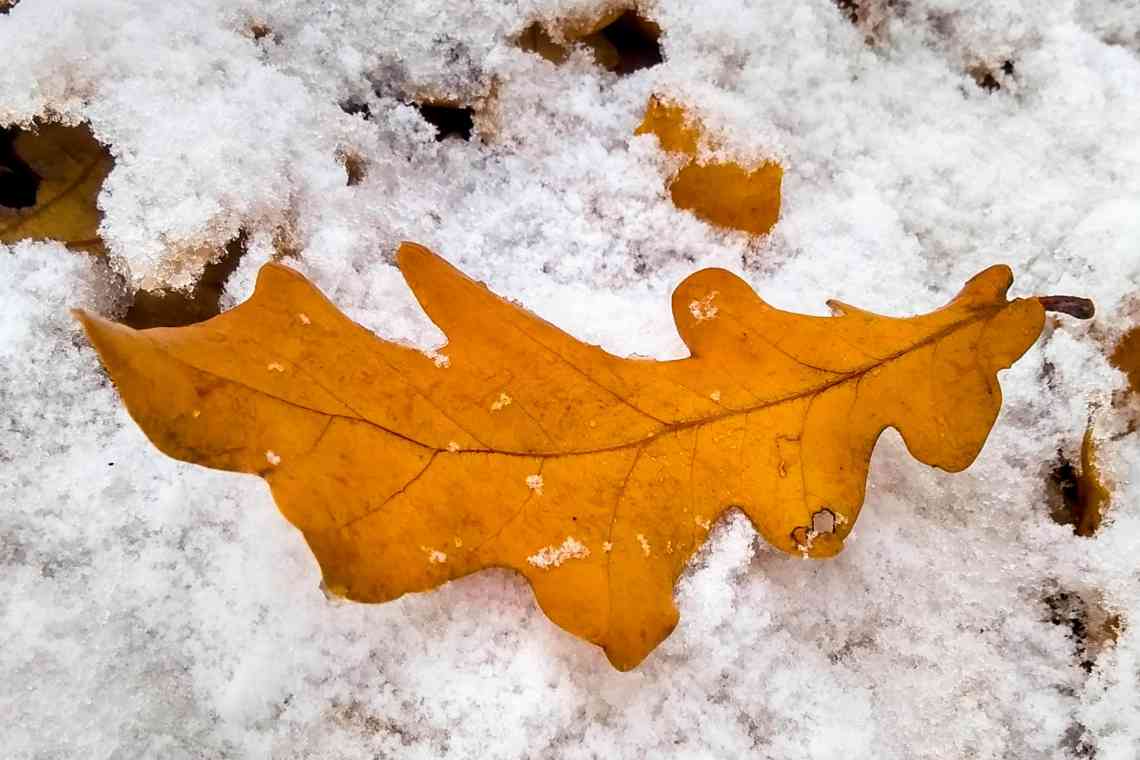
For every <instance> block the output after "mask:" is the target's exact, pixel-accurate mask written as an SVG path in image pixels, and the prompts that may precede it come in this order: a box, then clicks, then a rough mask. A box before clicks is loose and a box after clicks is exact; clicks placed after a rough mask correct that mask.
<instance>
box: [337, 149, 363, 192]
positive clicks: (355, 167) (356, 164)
mask: <svg viewBox="0 0 1140 760" xmlns="http://www.w3.org/2000/svg"><path fill="white" fill-rule="evenodd" d="M340 162H341V163H342V164H344V173H345V174H346V175H348V186H349V187H352V186H353V185H359V184H360V183H361V182H363V181H364V175H365V174H366V172H365V163H364V159H363V158H361V157H360V156H358V155H356V154H355V153H344V154H343V155H341V157H340Z"/></svg>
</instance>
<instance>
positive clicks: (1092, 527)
mask: <svg viewBox="0 0 1140 760" xmlns="http://www.w3.org/2000/svg"><path fill="white" fill-rule="evenodd" d="M1111 498H1112V494H1111V493H1110V492H1109V490H1108V489H1107V488H1106V487H1105V484H1104V479H1103V477H1102V476H1101V473H1100V467H1099V466H1098V465H1097V446H1096V440H1095V439H1094V438H1093V429H1092V423H1089V426H1088V427H1087V428H1086V429H1085V436H1084V438H1083V439H1082V440H1081V474H1080V475H1079V476H1078V477H1077V504H1076V505H1075V509H1074V511H1075V512H1076V515H1075V517H1076V518H1077V519H1076V526H1075V528H1074V529H1075V531H1076V533H1077V535H1078V536H1091V535H1093V534H1094V533H1096V531H1097V528H1099V527H1100V522H1101V520H1102V519H1103V518H1104V510H1105V508H1106V507H1107V506H1108V503H1109V500H1110V499H1111Z"/></svg>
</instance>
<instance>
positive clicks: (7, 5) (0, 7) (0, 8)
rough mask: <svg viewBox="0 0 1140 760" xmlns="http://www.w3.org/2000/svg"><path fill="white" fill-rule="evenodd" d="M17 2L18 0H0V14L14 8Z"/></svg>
mask: <svg viewBox="0 0 1140 760" xmlns="http://www.w3.org/2000/svg"><path fill="white" fill-rule="evenodd" d="M18 2H20V0H0V16H3V15H5V14H6V13H7V12H8V11H10V10H12V9H13V8H15V7H16V4H17V3H18Z"/></svg>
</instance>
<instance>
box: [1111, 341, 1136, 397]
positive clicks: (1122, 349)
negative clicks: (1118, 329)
mask: <svg viewBox="0 0 1140 760" xmlns="http://www.w3.org/2000/svg"><path fill="white" fill-rule="evenodd" d="M1109 361H1110V362H1112V366H1114V367H1116V368H1117V369H1118V370H1120V371H1121V372H1123V373H1124V374H1125V375H1126V376H1127V377H1128V387H1129V389H1130V390H1131V391H1132V393H1140V326H1137V327H1133V328H1132V329H1130V330H1129V331H1128V332H1126V333H1124V336H1123V337H1122V338H1121V339H1120V341H1119V342H1118V343H1117V344H1116V347H1115V348H1113V350H1112V355H1111V356H1110V357H1109Z"/></svg>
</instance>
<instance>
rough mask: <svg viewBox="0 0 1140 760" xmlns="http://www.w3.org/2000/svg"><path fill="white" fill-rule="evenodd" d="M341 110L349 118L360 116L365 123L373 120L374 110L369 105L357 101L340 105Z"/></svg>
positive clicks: (348, 101) (349, 101)
mask: <svg viewBox="0 0 1140 760" xmlns="http://www.w3.org/2000/svg"><path fill="white" fill-rule="evenodd" d="M340 110H342V111H344V112H345V113H346V114H348V115H349V116H360V117H361V118H363V119H364V120H365V121H368V120H369V119H371V118H372V109H371V108H369V107H368V104H367V103H361V102H359V101H356V100H347V101H345V102H344V103H341V104H340Z"/></svg>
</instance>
